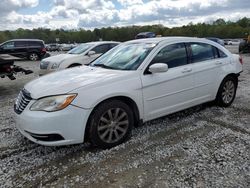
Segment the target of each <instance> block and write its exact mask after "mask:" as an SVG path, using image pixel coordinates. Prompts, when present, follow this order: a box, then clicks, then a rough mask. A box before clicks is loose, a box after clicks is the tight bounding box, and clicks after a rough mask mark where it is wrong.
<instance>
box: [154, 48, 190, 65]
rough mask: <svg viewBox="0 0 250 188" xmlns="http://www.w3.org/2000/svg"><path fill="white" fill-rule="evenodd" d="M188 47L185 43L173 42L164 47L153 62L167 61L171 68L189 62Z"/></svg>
mask: <svg viewBox="0 0 250 188" xmlns="http://www.w3.org/2000/svg"><path fill="white" fill-rule="evenodd" d="M187 60H188V58H187V53H186V47H185V45H184V44H183V43H177V44H171V45H168V46H166V47H164V48H163V49H162V50H161V51H160V52H158V54H157V55H156V56H155V57H154V59H153V60H152V62H151V64H154V63H166V64H167V65H168V67H169V68H174V67H178V66H182V65H186V64H187Z"/></svg>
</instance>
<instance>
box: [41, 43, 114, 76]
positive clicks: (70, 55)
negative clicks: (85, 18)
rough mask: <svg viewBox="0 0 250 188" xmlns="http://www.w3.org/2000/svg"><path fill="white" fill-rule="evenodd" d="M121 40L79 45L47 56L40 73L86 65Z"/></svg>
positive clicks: (42, 62)
mask: <svg viewBox="0 0 250 188" xmlns="http://www.w3.org/2000/svg"><path fill="white" fill-rule="evenodd" d="M118 44H119V42H112V41H97V42H88V43H83V44H80V45H78V46H77V47H75V48H73V49H72V50H70V51H69V52H67V53H66V54H59V55H55V56H51V57H48V58H45V59H43V60H42V61H41V63H40V71H39V75H40V76H42V75H45V74H48V73H51V72H55V71H58V70H62V69H66V68H72V67H76V66H80V65H86V64H89V63H91V62H92V61H94V60H95V59H97V58H98V57H99V56H101V55H102V54H104V53H106V52H107V51H109V50H110V49H111V48H113V47H115V46H116V45H118Z"/></svg>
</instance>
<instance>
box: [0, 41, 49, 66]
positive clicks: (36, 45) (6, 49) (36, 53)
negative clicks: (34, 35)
mask: <svg viewBox="0 0 250 188" xmlns="http://www.w3.org/2000/svg"><path fill="white" fill-rule="evenodd" d="M0 54H10V55H13V56H16V57H20V58H28V59H30V60H32V61H37V60H38V59H42V58H43V57H44V55H45V54H46V48H45V45H44V42H43V41H42V40H38V39H13V40H9V41H6V42H4V43H2V44H1V45H0Z"/></svg>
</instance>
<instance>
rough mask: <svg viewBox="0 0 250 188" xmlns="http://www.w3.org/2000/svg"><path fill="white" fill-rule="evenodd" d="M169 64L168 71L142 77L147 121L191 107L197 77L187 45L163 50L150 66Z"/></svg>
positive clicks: (172, 46)
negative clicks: (193, 70) (189, 57)
mask: <svg viewBox="0 0 250 188" xmlns="http://www.w3.org/2000/svg"><path fill="white" fill-rule="evenodd" d="M154 63H166V64H167V65H168V67H169V69H168V71H167V72H163V73H154V74H150V73H147V70H146V72H145V73H144V75H142V77H141V80H142V92H143V100H144V114H145V119H146V120H150V119H154V118H157V117H160V116H163V115H166V114H169V113H172V112H175V111H178V110H181V109H184V108H187V107H190V106H192V100H193V96H194V76H193V72H192V64H189V63H188V56H187V50H186V47H185V44H184V43H177V44H171V45H167V46H165V47H163V48H162V49H161V50H160V51H159V52H158V53H157V55H155V57H154V58H153V60H152V61H151V63H150V64H149V65H152V64H154Z"/></svg>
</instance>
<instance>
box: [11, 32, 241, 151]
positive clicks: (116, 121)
mask: <svg viewBox="0 0 250 188" xmlns="http://www.w3.org/2000/svg"><path fill="white" fill-rule="evenodd" d="M242 63H243V62H242V59H241V58H240V56H239V55H236V54H231V53H230V52H229V51H228V50H227V49H226V48H224V47H222V46H221V45H219V44H218V43H215V42H213V41H209V40H206V39H199V38H188V37H166V38H151V39H145V40H133V41H128V42H125V43H122V44H120V45H119V46H117V47H115V48H114V49H112V50H110V51H109V52H107V53H105V54H104V55H103V56H101V57H100V58H98V59H97V60H95V61H94V62H93V63H92V64H91V65H90V66H82V67H76V68H72V69H67V70H63V71H59V72H56V73H54V74H50V75H47V76H43V77H40V78H38V79H36V80H33V81H31V82H30V83H28V84H26V85H25V86H24V89H23V90H22V91H21V92H20V94H19V97H18V98H17V100H16V102H15V106H14V109H15V112H16V118H17V127H18V129H19V130H20V132H21V133H22V134H23V135H24V136H26V137H27V138H28V139H30V140H32V141H33V142H36V143H39V144H42V145H48V146H52V145H66V144H76V143H82V142H85V141H89V142H91V143H92V144H93V145H94V146H98V147H101V148H110V147H114V146H116V145H118V144H121V143H123V142H124V141H126V140H127V139H128V138H129V136H130V135H131V130H132V128H133V126H135V125H138V124H140V123H143V122H146V121H149V120H152V119H155V118H159V117H161V116H165V115H167V114H170V113H174V112H177V111H180V110H183V109H187V108H189V107H192V106H195V105H198V104H201V103H205V102H208V101H215V102H216V104H217V105H219V106H222V107H228V106H230V105H231V104H232V102H233V101H234V98H235V96H236V90H237V85H238V76H239V75H240V73H241V72H242Z"/></svg>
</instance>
